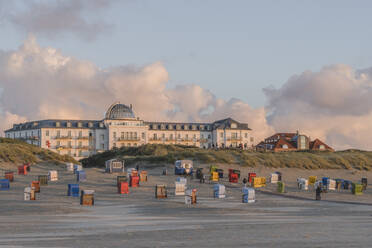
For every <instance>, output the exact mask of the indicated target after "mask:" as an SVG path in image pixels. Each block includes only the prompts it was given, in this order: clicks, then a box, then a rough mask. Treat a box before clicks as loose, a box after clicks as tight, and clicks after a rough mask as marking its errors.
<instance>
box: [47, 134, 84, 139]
mask: <svg viewBox="0 0 372 248" xmlns="http://www.w3.org/2000/svg"><path fill="white" fill-rule="evenodd" d="M53 138H54V139H56V140H69V139H77V140H88V139H89V136H71V135H66V136H61V135H60V136H58V135H57V136H55V137H53Z"/></svg>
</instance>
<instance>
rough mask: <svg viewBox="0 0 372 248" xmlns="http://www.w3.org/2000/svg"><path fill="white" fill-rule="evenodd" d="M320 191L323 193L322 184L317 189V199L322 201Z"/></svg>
mask: <svg viewBox="0 0 372 248" xmlns="http://www.w3.org/2000/svg"><path fill="white" fill-rule="evenodd" d="M320 193H322V188H321V186H320V185H318V187H317V188H316V190H315V200H317V201H320V200H321V195H320Z"/></svg>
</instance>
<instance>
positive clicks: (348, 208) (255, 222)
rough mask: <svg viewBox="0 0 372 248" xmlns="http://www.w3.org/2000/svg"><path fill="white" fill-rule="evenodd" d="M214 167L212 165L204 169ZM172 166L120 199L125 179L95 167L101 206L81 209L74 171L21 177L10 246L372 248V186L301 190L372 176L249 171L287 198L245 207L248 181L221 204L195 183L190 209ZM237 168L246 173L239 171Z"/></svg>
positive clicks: (10, 201)
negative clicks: (162, 191) (275, 175)
mask: <svg viewBox="0 0 372 248" xmlns="http://www.w3.org/2000/svg"><path fill="white" fill-rule="evenodd" d="M204 166H205V167H206V165H204ZM162 167H163V166H140V169H146V170H147V171H148V174H149V180H148V182H146V183H142V184H141V186H140V187H139V188H131V189H130V194H129V195H119V194H118V193H117V189H116V176H117V175H115V174H105V173H103V169H97V168H91V169H85V170H86V173H87V178H88V180H87V181H86V182H82V183H80V187H81V188H82V189H94V190H95V191H96V194H95V203H96V204H95V206H93V207H87V206H80V204H79V199H78V198H73V197H68V196H67V194H66V193H67V184H68V183H75V182H76V181H75V176H74V175H73V174H72V173H71V172H67V171H66V170H65V168H64V167H62V166H57V165H50V164H39V165H35V166H33V167H32V169H31V173H30V174H29V175H27V176H18V175H16V178H15V182H13V183H11V189H10V190H9V191H0V247H345V246H347V247H371V246H372V245H371V244H372V237H371V230H372V229H371V228H372V197H371V196H372V189H371V188H367V191H366V192H364V194H363V195H362V196H354V195H352V194H351V193H350V191H341V192H329V193H327V194H323V199H324V200H322V201H314V200H313V199H314V198H315V192H314V190H313V189H312V188H310V189H309V191H300V190H298V189H297V184H296V178H297V177H299V176H301V177H308V176H309V175H316V176H318V177H322V176H330V177H332V178H344V179H349V180H354V181H358V180H360V178H361V177H368V178H369V179H370V180H372V175H371V173H370V172H358V171H348V170H315V171H309V170H300V169H288V168H285V169H270V168H264V167H260V168H240V169H241V172H242V173H241V174H242V175H247V173H248V172H256V173H257V174H258V175H259V176H265V177H267V178H268V177H269V175H270V173H271V172H274V171H281V172H282V173H283V180H284V182H285V183H286V185H287V187H286V193H284V194H277V193H276V185H274V184H270V183H268V185H267V187H265V188H262V189H258V190H256V200H257V202H256V203H253V204H243V203H241V186H242V185H241V183H239V184H230V183H228V182H227V178H226V177H227V169H228V168H230V167H231V168H232V167H234V166H227V165H224V166H223V165H219V167H220V168H223V169H225V178H224V179H223V181H222V183H223V184H225V185H226V190H227V198H226V199H214V198H213V197H212V196H213V190H212V188H213V184H209V183H206V184H200V183H199V181H198V180H196V179H188V185H189V187H191V188H196V189H197V190H198V204H197V205H192V206H187V205H185V204H184V197H183V196H174V181H175V179H176V177H177V176H175V175H173V168H172V166H171V165H168V171H169V175H168V176H162V175H161V172H162ZM235 168H237V167H235ZM53 169H56V170H58V173H59V180H58V181H56V182H49V185H48V186H42V188H41V193H40V194H39V196H40V197H39V199H38V200H37V201H23V189H24V187H26V186H28V185H29V183H30V182H31V181H32V180H36V179H37V176H38V175H43V174H44V175H46V174H47V172H48V170H53ZM156 184H167V185H168V192H169V197H168V198H167V199H155V198H154V185H156Z"/></svg>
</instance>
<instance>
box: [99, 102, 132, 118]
mask: <svg viewBox="0 0 372 248" xmlns="http://www.w3.org/2000/svg"><path fill="white" fill-rule="evenodd" d="M105 118H106V119H109V120H120V119H128V118H135V115H134V113H133V110H132V105H130V106H129V107H128V106H127V105H125V104H121V103H120V102H116V103H114V104H112V105H111V106H110V107H109V109H108V110H107V112H106V116H105Z"/></svg>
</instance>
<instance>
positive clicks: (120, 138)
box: [115, 137, 140, 142]
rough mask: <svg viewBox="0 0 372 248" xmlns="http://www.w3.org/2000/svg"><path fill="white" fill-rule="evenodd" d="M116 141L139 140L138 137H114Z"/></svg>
mask: <svg viewBox="0 0 372 248" xmlns="http://www.w3.org/2000/svg"><path fill="white" fill-rule="evenodd" d="M115 140H116V141H117V142H125V141H127V142H129V141H132V142H133V141H140V138H139V137H119V138H116V139H115Z"/></svg>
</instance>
